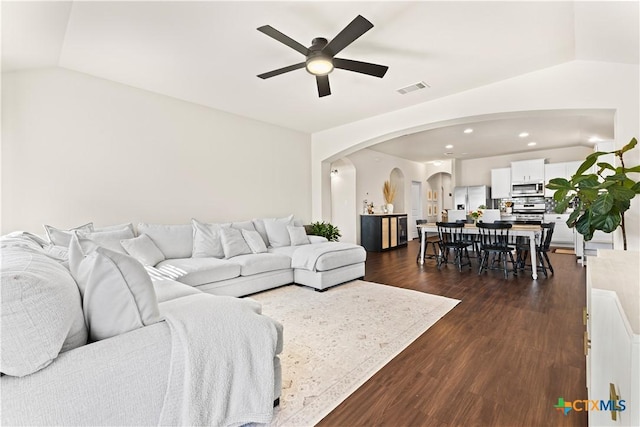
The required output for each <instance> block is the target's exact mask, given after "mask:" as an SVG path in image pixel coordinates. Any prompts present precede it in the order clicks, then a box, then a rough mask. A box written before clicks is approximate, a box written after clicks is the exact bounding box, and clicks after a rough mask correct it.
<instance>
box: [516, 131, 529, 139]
mask: <svg viewBox="0 0 640 427" xmlns="http://www.w3.org/2000/svg"><path fill="white" fill-rule="evenodd" d="M518 136H519V137H520V138H526V137H528V136H529V132H520V134H519V135H518Z"/></svg>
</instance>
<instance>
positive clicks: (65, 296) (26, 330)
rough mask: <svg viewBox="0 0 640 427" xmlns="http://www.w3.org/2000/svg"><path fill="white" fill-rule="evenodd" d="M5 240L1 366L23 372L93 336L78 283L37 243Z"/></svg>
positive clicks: (7, 370) (11, 372) (16, 373)
mask: <svg viewBox="0 0 640 427" xmlns="http://www.w3.org/2000/svg"><path fill="white" fill-rule="evenodd" d="M6 243H7V244H5V241H3V242H2V256H1V258H2V277H1V279H0V280H1V283H2V286H1V288H2V298H1V300H2V308H1V309H0V314H1V315H2V318H1V320H0V325H1V331H0V335H2V340H1V341H0V342H1V346H2V348H1V350H0V355H1V357H2V359H1V361H0V372H2V373H4V374H6V375H12V376H17V377H22V376H25V375H29V374H32V373H34V372H36V371H38V370H40V369H42V368H44V367H46V366H47V365H49V364H50V363H51V362H52V361H53V360H54V359H55V358H56V357H57V356H58V354H59V353H62V352H64V351H68V350H72V349H74V348H76V347H80V346H82V345H84V344H86V342H87V328H86V326H85V323H84V318H83V315H82V301H81V299H80V293H79V292H78V286H77V285H76V283H75V282H74V280H73V278H72V277H71V275H70V274H69V271H68V270H67V269H66V268H64V267H63V266H62V265H60V263H58V262H57V261H55V260H53V259H51V258H49V257H48V256H47V255H46V254H45V253H43V252H41V251H40V250H37V249H35V248H29V247H26V246H18V245H11V244H10V242H6Z"/></svg>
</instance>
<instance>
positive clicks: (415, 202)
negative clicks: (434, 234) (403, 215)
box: [409, 181, 422, 239]
mask: <svg viewBox="0 0 640 427" xmlns="http://www.w3.org/2000/svg"><path fill="white" fill-rule="evenodd" d="M417 219H422V183H421V182H420V181H411V213H410V217H409V224H415V223H416V220H417ZM409 236H410V237H411V238H412V239H416V238H418V237H419V236H418V229H417V228H416V227H413V226H411V228H410V229H409Z"/></svg>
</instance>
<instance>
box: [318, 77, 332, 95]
mask: <svg viewBox="0 0 640 427" xmlns="http://www.w3.org/2000/svg"><path fill="white" fill-rule="evenodd" d="M316 82H317V83H318V96H319V97H320V98H322V97H323V96H327V95H331V88H330V87H329V76H316Z"/></svg>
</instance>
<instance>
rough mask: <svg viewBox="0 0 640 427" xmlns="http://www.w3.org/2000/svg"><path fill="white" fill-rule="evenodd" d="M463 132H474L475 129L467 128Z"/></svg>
mask: <svg viewBox="0 0 640 427" xmlns="http://www.w3.org/2000/svg"><path fill="white" fill-rule="evenodd" d="M463 132H464V133H471V132H473V129H471V128H466V129H465V130H464V131H463Z"/></svg>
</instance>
